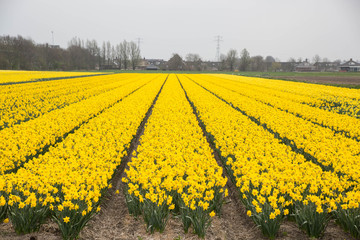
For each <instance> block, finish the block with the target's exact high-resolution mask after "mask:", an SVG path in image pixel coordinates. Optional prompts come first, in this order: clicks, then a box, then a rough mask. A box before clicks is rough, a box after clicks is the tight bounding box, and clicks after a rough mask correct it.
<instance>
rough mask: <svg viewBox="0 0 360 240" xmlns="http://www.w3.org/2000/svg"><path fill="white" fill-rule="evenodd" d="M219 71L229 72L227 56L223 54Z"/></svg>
mask: <svg viewBox="0 0 360 240" xmlns="http://www.w3.org/2000/svg"><path fill="white" fill-rule="evenodd" d="M219 70H220V71H225V70H227V66H226V55H225V54H221V55H220V65H219Z"/></svg>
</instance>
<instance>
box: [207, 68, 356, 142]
mask: <svg viewBox="0 0 360 240" xmlns="http://www.w3.org/2000/svg"><path fill="white" fill-rule="evenodd" d="M203 80H204V81H208V82H211V83H213V84H215V85H218V86H221V87H224V88H226V89H228V90H232V91H234V92H236V93H238V94H241V95H243V96H247V97H249V98H252V99H256V100H257V101H260V102H262V103H266V104H269V105H271V106H274V107H275V108H278V109H281V110H283V111H286V112H289V113H292V114H294V115H296V116H299V117H301V118H303V119H306V120H309V121H311V122H314V123H317V124H320V125H322V126H325V127H328V128H330V129H333V130H334V131H339V132H345V133H346V135H347V136H349V137H353V138H357V139H358V140H360V121H359V119H356V118H354V117H350V116H348V115H340V114H337V113H334V112H329V111H326V110H324V109H319V108H314V107H311V106H309V105H307V104H301V103H299V102H294V101H287V99H288V98H287V97H286V95H295V94H292V93H286V92H278V93H277V94H274V90H273V89H272V87H271V86H272V82H271V81H268V82H267V83H264V84H263V85H262V86H261V87H260V86H255V85H252V84H247V83H248V82H250V83H251V80H248V81H245V80H242V82H240V81H235V80H226V79H224V80H223V81H221V83H219V81H218V80H219V78H217V77H215V76H211V75H208V76H206V77H205V78H203ZM307 87H309V86H307ZM304 91H306V86H304V89H303V90H302V92H304ZM284 98H285V99H286V100H285V99H284Z"/></svg>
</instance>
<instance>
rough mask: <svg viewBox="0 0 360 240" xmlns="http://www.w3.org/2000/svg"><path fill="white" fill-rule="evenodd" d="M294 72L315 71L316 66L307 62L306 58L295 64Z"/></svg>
mask: <svg viewBox="0 0 360 240" xmlns="http://www.w3.org/2000/svg"><path fill="white" fill-rule="evenodd" d="M295 71H296V72H314V71H316V67H315V66H314V65H313V64H311V63H309V62H308V60H307V59H306V60H305V61H304V62H301V63H299V64H297V65H296V66H295Z"/></svg>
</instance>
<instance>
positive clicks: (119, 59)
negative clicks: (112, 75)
mask: <svg viewBox="0 0 360 240" xmlns="http://www.w3.org/2000/svg"><path fill="white" fill-rule="evenodd" d="M115 51H116V57H115V59H116V63H117V65H118V67H119V69H121V65H122V55H121V43H119V44H117V45H116V47H115Z"/></svg>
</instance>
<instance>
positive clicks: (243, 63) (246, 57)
mask: <svg viewBox="0 0 360 240" xmlns="http://www.w3.org/2000/svg"><path fill="white" fill-rule="evenodd" d="M250 62H251V60H250V54H249V52H248V51H247V50H246V48H244V49H243V50H242V51H241V56H240V67H239V69H240V71H246V70H248V69H249V65H250Z"/></svg>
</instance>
